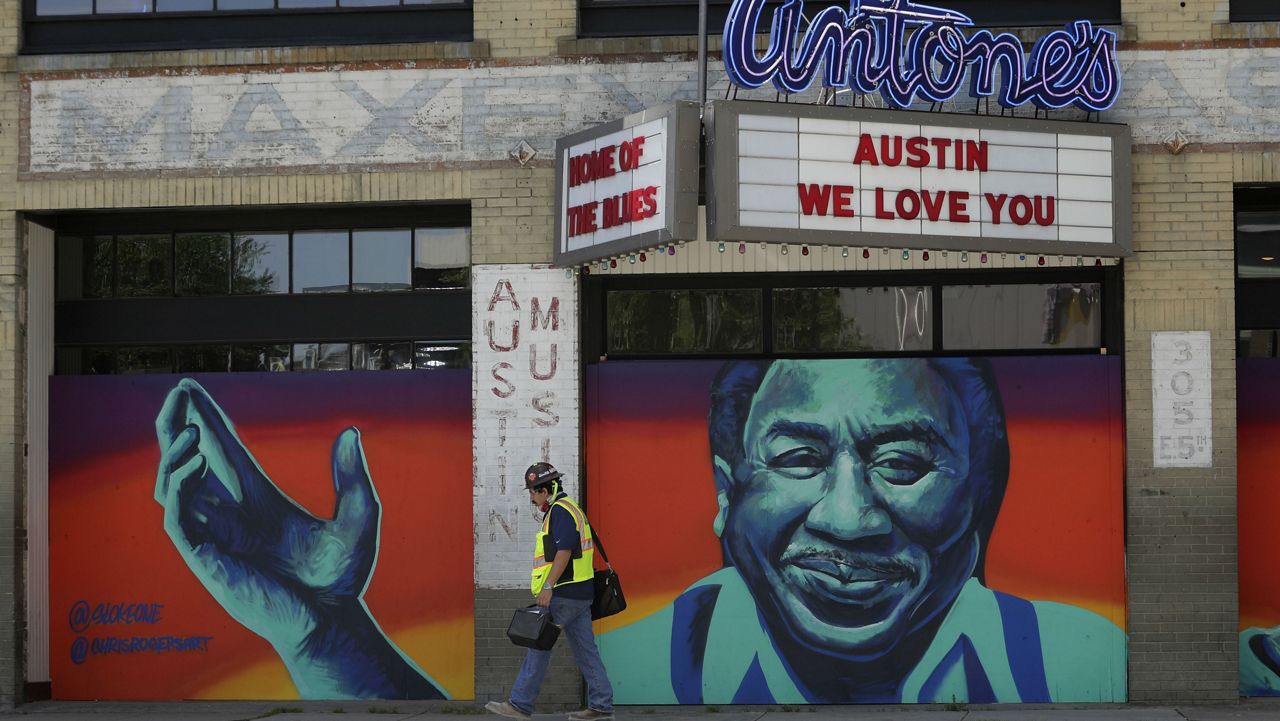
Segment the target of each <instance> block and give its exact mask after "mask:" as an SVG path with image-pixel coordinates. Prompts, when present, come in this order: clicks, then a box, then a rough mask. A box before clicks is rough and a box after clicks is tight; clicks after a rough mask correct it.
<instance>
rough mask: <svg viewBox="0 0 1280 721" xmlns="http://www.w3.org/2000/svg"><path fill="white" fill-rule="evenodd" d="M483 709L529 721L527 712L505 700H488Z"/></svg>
mask: <svg viewBox="0 0 1280 721" xmlns="http://www.w3.org/2000/svg"><path fill="white" fill-rule="evenodd" d="M484 710H485V711H488V712H490V713H496V714H498V715H499V716H506V717H507V718H513V719H516V720H517V721H529V718H530V716H529V714H527V713H525V712H524V711H521V710H520V709H518V708H516V707H515V706H512V705H511V704H510V703H509V702H507V701H490V702H489V703H487V704H485V705H484ZM609 718H613V717H612V716H610V717H609Z"/></svg>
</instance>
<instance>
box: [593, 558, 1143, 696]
mask: <svg viewBox="0 0 1280 721" xmlns="http://www.w3.org/2000/svg"><path fill="white" fill-rule="evenodd" d="M1125 646H1126V642H1125V635H1124V632H1123V631H1121V630H1120V629H1119V628H1117V627H1116V626H1115V624H1113V623H1111V622H1110V621H1108V620H1107V619H1105V618H1103V617H1101V616H1099V615H1097V614H1094V613H1092V612H1089V611H1086V610H1084V609H1081V608H1077V607H1075V606H1069V605H1065V604H1061V603H1050V602H1045V601H1027V600H1024V599H1021V598H1017V597H1015V596H1010V595H1008V594H1005V593H1000V592H998V591H992V590H991V589H988V588H986V587H985V586H983V585H982V584H981V583H979V582H978V580H977V579H970V580H969V581H968V582H967V583H966V584H965V586H964V588H963V589H962V590H961V592H960V595H959V596H958V597H957V598H956V601H955V603H954V604H953V605H952V607H951V609H950V610H949V611H948V612H947V616H946V618H945V619H944V620H943V622H942V625H941V626H940V627H939V629H938V634H937V636H936V637H935V638H934V641H933V643H932V644H931V645H930V646H929V648H928V649H927V651H926V652H925V654H924V656H923V657H922V658H921V659H920V662H919V663H918V664H917V665H916V667H915V668H914V669H913V670H912V671H911V672H910V673H908V674H907V676H906V678H904V679H903V680H902V683H901V684H900V685H899V691H898V699H897V700H898V701H899V702H901V703H948V702H965V703H1018V702H1024V703H1030V702H1059V703H1061V702H1078V701H1101V702H1123V701H1124V700H1125V694H1126V688H1127V687H1126V680H1125V667H1126V648H1125ZM600 651H601V653H602V655H603V657H604V661H605V666H606V667H607V668H608V669H609V678H610V679H611V680H612V681H613V686H614V694H615V701H616V702H617V703H622V704H792V703H795V704H801V703H815V702H816V703H822V702H823V699H814V698H806V697H805V695H804V693H802V692H801V690H800V688H799V686H798V685H797V683H796V681H795V680H794V679H793V678H792V675H791V672H790V671H789V670H788V668H787V666H786V664H785V662H784V661H783V660H782V658H781V657H780V656H779V655H778V652H777V650H776V649H775V648H774V645H773V643H772V641H771V640H770V638H769V635H768V632H767V631H766V630H765V627H764V625H763V623H762V622H761V619H760V615H759V612H758V611H757V609H756V605H755V601H754V600H753V599H752V597H751V593H750V592H749V591H748V589H747V586H746V583H745V582H743V580H742V576H741V575H739V573H738V571H737V569H735V568H732V567H729V568H723V569H721V570H719V571H717V572H716V573H713V574H711V575H710V576H707V577H706V578H704V579H702V580H701V581H699V582H698V583H696V584H694V585H693V586H691V587H690V588H689V589H688V590H686V591H685V592H684V593H682V594H680V596H679V597H678V598H676V600H675V601H674V602H673V603H672V604H670V605H669V606H666V607H664V608H663V609H662V610H660V611H658V612H657V613H655V614H653V615H652V616H649V617H647V618H644V619H642V620H640V621H637V622H636V623H633V624H631V625H629V626H625V627H623V628H620V629H617V630H615V631H611V632H609V633H607V634H603V635H602V636H600Z"/></svg>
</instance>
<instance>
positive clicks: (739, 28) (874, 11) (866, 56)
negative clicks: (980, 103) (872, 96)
mask: <svg viewBox="0 0 1280 721" xmlns="http://www.w3.org/2000/svg"><path fill="white" fill-rule="evenodd" d="M769 7H772V8H773V17H772V29H771V31H770V36H769V46H768V48H767V49H766V50H765V51H764V52H763V54H761V53H760V52H758V51H757V50H756V49H755V38H756V34H757V33H758V32H759V30H760V25H761V21H762V20H763V19H764V15H765V13H766V11H767V9H768V8H769ZM806 18H808V20H809V22H808V23H807V24H805V22H804V21H805V19H806ZM972 25H973V21H972V20H971V19H970V18H969V17H968V16H966V15H964V14H962V13H958V12H956V11H954V10H949V9H946V8H939V7H933V6H929V5H920V4H917V3H914V2H911V0H851V2H850V4H849V10H847V11H846V10H844V9H843V8H841V7H827V8H824V9H822V10H820V11H818V12H816V13H813V14H812V16H811V17H809V16H807V15H806V14H805V13H804V2H803V0H785V1H784V2H782V3H781V4H777V3H771V2H768V0H734V3H733V5H732V6H731V7H730V9H729V15H728V18H727V20H726V21H725V26H724V64H725V69H726V70H727V71H728V74H729V78H730V80H731V81H732V82H733V83H734V84H735V85H738V86H740V87H743V88H758V87H760V86H762V85H764V84H766V83H769V82H772V83H773V85H774V86H775V87H776V88H777V89H778V90H781V91H782V92H786V93H799V92H802V91H804V90H805V89H807V88H809V87H810V86H811V85H812V84H813V83H814V82H815V81H820V82H821V83H822V85H824V86H826V87H830V88H848V89H850V90H853V91H854V92H858V93H864V94H867V93H874V92H879V93H880V94H881V95H882V96H884V98H885V100H886V101H888V102H889V103H890V104H891V105H892V106H894V107H898V108H906V107H909V106H910V105H911V103H912V101H913V100H915V99H920V100H925V101H930V102H942V101H946V100H950V99H952V98H954V97H955V96H956V95H958V94H959V93H960V90H961V87H962V86H963V85H964V80H965V76H966V75H968V76H969V83H968V85H969V88H968V90H969V94H970V95H971V96H974V97H993V96H994V97H995V98H996V99H997V100H998V101H999V102H1000V104H1001V105H1004V106H1006V107H1015V106H1018V105H1023V104H1025V103H1034V104H1035V105H1036V106H1038V107H1041V108H1055V109H1056V108H1063V107H1067V106H1069V105H1075V106H1077V107H1079V108H1083V109H1085V110H1091V111H1098V110H1106V109H1107V108H1109V107H1111V106H1112V105H1113V104H1114V103H1115V101H1116V97H1117V96H1118V95H1119V93H1120V72H1119V68H1118V67H1117V65H1116V47H1115V45H1116V36H1115V33H1113V32H1111V31H1110V30H1106V29H1103V28H1097V27H1094V26H1093V24H1092V23H1090V22H1089V21H1087V20H1080V21H1077V22H1075V23H1073V24H1072V25H1071V26H1070V27H1069V28H1066V29H1062V30H1054V31H1052V32H1049V33H1047V34H1045V35H1044V36H1042V37H1040V38H1039V40H1037V41H1036V43H1035V45H1034V47H1032V49H1031V52H1030V53H1028V54H1026V55H1024V53H1023V49H1022V42H1021V41H1020V40H1019V39H1018V38H1017V37H1015V36H1014V35H1011V34H1009V33H999V34H993V33H992V32H991V31H989V30H976V31H972V32H968V33H967V34H966V32H963V31H962V30H961V28H968V27H971V26H972Z"/></svg>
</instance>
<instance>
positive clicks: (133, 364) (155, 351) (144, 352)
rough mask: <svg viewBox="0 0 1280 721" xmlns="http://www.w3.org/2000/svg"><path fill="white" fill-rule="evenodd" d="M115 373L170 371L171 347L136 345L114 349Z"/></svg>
mask: <svg viewBox="0 0 1280 721" xmlns="http://www.w3.org/2000/svg"><path fill="white" fill-rule="evenodd" d="M116 372H117V373H122V374H124V373H172V372H173V353H172V349H170V348H164V347H150V346H136V347H128V348H117V349H116Z"/></svg>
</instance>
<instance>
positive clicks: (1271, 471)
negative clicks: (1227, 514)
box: [1236, 358, 1280, 630]
mask: <svg viewBox="0 0 1280 721" xmlns="http://www.w3.org/2000/svg"><path fill="white" fill-rule="evenodd" d="M1237 364H1238V365H1237V373H1236V384H1237V388H1239V391H1238V392H1237V393H1236V398H1237V404H1238V406H1237V412H1238V414H1239V423H1238V424H1237V435H1236V437H1237V439H1238V440H1237V444H1238V446H1237V452H1238V463H1239V476H1238V486H1239V491H1238V492H1239V495H1238V499H1237V503H1238V508H1239V520H1240V526H1239V531H1238V538H1239V553H1240V580H1239V583H1240V629H1241V630H1244V629H1246V628H1252V627H1255V626H1256V627H1260V628H1271V627H1273V626H1277V625H1280V573H1276V561H1275V559H1276V550H1277V548H1280V542H1277V540H1276V535H1275V519H1273V518H1272V516H1274V515H1275V509H1277V508H1280V483H1277V482H1276V469H1277V468H1280V443H1278V442H1277V439H1280V359H1276V358H1241V359H1240V360H1239V361H1237Z"/></svg>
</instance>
